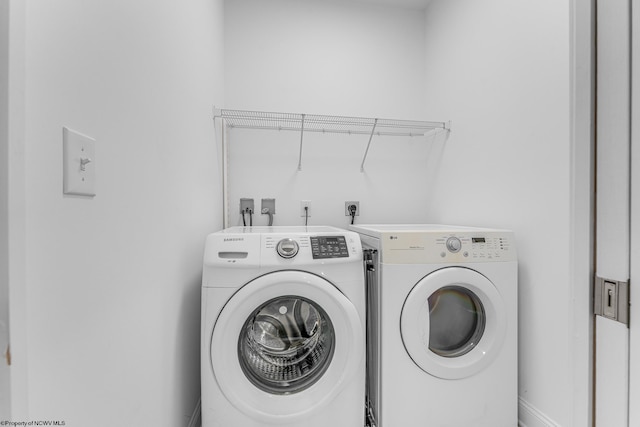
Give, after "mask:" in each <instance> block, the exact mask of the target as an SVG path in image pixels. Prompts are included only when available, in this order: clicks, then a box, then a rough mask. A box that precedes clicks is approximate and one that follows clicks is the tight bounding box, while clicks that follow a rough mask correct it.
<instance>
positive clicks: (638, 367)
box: [629, 2, 640, 426]
mask: <svg viewBox="0 0 640 427" xmlns="http://www.w3.org/2000/svg"><path fill="white" fill-rule="evenodd" d="M637 5H638V3H637V2H634V3H633V4H632V7H631V28H632V31H631V34H632V37H631V40H632V42H631V46H632V50H631V58H632V62H631V70H632V73H631V88H632V92H631V162H630V163H631V239H630V240H631V257H630V259H631V260H632V262H631V266H630V268H631V270H630V283H631V285H632V286H631V292H630V299H631V310H630V311H631V312H630V319H631V322H630V323H631V328H630V329H629V331H630V353H629V354H630V366H629V368H630V369H629V401H630V402H635V404H632V405H630V407H629V426H638V425H640V405H638V404H637V403H638V402H639V401H640V400H639V399H640V328H639V327H637V324H638V320H639V319H640V304H638V303H636V304H634V302H636V301H638V300H639V299H640V296H639V294H638V284H640V7H638V6H637Z"/></svg>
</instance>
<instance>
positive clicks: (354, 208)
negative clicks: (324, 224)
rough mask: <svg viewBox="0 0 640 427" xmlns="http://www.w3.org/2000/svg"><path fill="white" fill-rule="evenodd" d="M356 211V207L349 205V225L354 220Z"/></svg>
mask: <svg viewBox="0 0 640 427" xmlns="http://www.w3.org/2000/svg"><path fill="white" fill-rule="evenodd" d="M357 210H358V208H357V207H356V205H349V215H351V225H353V223H354V222H355V220H356V211H357Z"/></svg>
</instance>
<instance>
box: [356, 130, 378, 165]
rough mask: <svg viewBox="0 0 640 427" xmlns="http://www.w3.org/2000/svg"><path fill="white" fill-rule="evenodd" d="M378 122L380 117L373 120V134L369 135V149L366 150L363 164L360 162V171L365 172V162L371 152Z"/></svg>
mask: <svg viewBox="0 0 640 427" xmlns="http://www.w3.org/2000/svg"><path fill="white" fill-rule="evenodd" d="M377 124H378V119H376V120H375V122H373V127H372V128H371V135H370V136H369V143H367V149H366V150H365V151H364V157H362V164H360V172H364V162H365V161H366V160H367V154H369V147H371V140H372V139H373V134H374V132H375V131H376V125H377Z"/></svg>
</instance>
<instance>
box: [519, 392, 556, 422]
mask: <svg viewBox="0 0 640 427" xmlns="http://www.w3.org/2000/svg"><path fill="white" fill-rule="evenodd" d="M518 426H520V427H560V424H558V423H556V422H555V421H553V420H552V419H551V418H549V417H547V416H546V415H545V414H544V413H542V412H540V411H539V410H538V408H536V407H535V406H533V405H532V404H530V403H529V402H527V401H526V400H524V399H523V398H521V397H520V398H518Z"/></svg>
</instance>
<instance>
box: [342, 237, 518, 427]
mask: <svg viewBox="0 0 640 427" xmlns="http://www.w3.org/2000/svg"><path fill="white" fill-rule="evenodd" d="M351 229H352V230H354V231H357V232H358V233H360V237H361V239H362V244H363V247H364V248H365V251H364V252H365V262H366V265H367V290H368V298H369V319H368V321H369V325H370V326H369V327H370V328H371V329H370V331H369V332H370V335H369V340H368V345H369V348H368V370H369V372H368V377H369V383H368V385H367V406H368V414H369V417H368V418H369V420H370V424H371V425H377V427H398V426H402V427H418V426H420V427H427V426H428V427H445V426H446V427H470V426H473V427H514V426H516V425H517V424H518V415H517V409H518V402H517V395H518V392H517V378H518V372H517V318H518V317H517V316H518V315H517V303H518V301H517V259H516V248H515V242H514V236H513V234H512V233H511V232H509V231H504V230H492V229H478V228H466V227H454V226H442V225H358V226H352V227H351Z"/></svg>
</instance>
